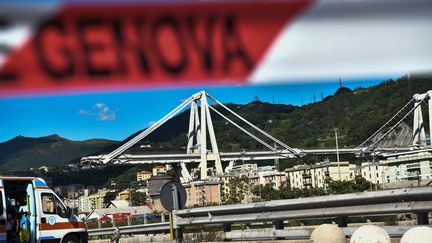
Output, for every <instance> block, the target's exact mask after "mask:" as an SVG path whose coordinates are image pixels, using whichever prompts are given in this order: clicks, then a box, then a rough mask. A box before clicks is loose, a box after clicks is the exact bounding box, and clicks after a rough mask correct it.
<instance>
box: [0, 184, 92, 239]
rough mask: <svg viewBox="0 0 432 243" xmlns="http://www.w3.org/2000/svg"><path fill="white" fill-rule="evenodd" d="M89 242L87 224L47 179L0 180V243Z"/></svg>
mask: <svg viewBox="0 0 432 243" xmlns="http://www.w3.org/2000/svg"><path fill="white" fill-rule="evenodd" d="M87 241H88V234H87V230H86V226H85V224H84V223H83V222H81V221H80V220H79V219H78V218H77V217H76V216H75V215H74V214H73V213H72V211H71V209H70V208H69V207H66V206H65V205H64V203H63V202H62V201H61V200H60V198H59V197H58V196H57V195H56V194H55V193H54V192H53V190H51V189H50V188H49V187H48V186H47V184H46V183H45V181H44V180H43V179H41V178H35V177H0V243H5V242H29V243H44V242H50V243H51V242H61V243H65V242H70V243H84V242H87Z"/></svg>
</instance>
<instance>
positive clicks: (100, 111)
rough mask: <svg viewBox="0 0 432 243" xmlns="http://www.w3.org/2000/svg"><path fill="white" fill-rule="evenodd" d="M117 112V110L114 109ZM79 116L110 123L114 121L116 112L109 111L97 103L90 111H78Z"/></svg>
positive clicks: (104, 105)
mask: <svg viewBox="0 0 432 243" xmlns="http://www.w3.org/2000/svg"><path fill="white" fill-rule="evenodd" d="M116 111H117V109H116ZM79 114H80V115H83V116H92V117H96V119H97V120H99V121H112V120H115V119H116V116H117V114H116V112H115V111H113V110H112V109H110V108H109V107H108V106H107V105H106V104H104V103H97V104H95V105H94V106H92V107H91V108H90V109H87V110H85V109H80V110H79Z"/></svg>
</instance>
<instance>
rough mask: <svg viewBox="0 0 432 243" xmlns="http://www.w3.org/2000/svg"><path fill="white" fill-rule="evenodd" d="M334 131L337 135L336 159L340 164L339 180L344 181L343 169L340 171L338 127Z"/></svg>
mask: <svg viewBox="0 0 432 243" xmlns="http://www.w3.org/2000/svg"><path fill="white" fill-rule="evenodd" d="M334 131H335V137H336V160H337V165H338V173H339V181H342V177H341V171H340V161H339V144H338V134H337V131H338V129H337V128H335V129H334Z"/></svg>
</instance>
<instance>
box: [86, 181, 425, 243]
mask: <svg viewBox="0 0 432 243" xmlns="http://www.w3.org/2000/svg"><path fill="white" fill-rule="evenodd" d="M429 212H432V187H421V188H410V189H396V190H383V191H373V192H362V193H351V194H341V195H330V196H319V197H310V198H298V199H287V200H274V201H268V202H258V203H246V204H236V205H222V206H211V207H201V208H192V209H184V210H178V211H176V215H175V218H176V225H177V226H180V227H186V228H187V227H194V226H200V225H224V230H225V231H227V232H228V231H230V228H231V227H230V226H229V227H225V226H226V225H231V224H241V223H250V222H273V223H275V226H276V229H281V228H283V221H284V220H294V219H299V220H301V219H323V218H337V219H343V220H338V224H339V226H340V227H346V224H347V220H346V219H347V218H348V217H351V216H372V215H395V214H404V213H416V214H417V215H418V223H419V224H429V219H428V213H429ZM116 229H117V228H116V227H110V228H100V229H89V230H88V232H89V235H90V236H96V235H106V234H113V233H114V231H115V230H116ZM388 229H389V234H390V235H392V234H393V233H391V232H399V234H403V233H404V232H405V231H406V230H407V229H408V228H406V227H405V228H403V227H397V226H394V227H393V228H392V227H390V228H388ZM118 230H119V233H120V234H135V233H144V234H145V233H158V232H169V223H168V222H162V223H151V224H143V225H129V226H121V227H118ZM345 230H346V231H347V232H345V233H346V234H347V235H349V232H350V231H349V230H351V231H352V230H353V228H345ZM278 232H279V231H278ZM299 232H300V231H299ZM233 234H234V233H233ZM280 234H288V235H281V236H280V237H285V238H290V236H289V235H290V234H296V233H295V231H293V232H291V233H280ZM298 234H299V236H302V237H303V235H302V234H303V233H301V232H300V233H298ZM228 235H229V234H228ZM394 235H397V234H396V233H394ZM305 237H306V236H305ZM306 238H307V237H306Z"/></svg>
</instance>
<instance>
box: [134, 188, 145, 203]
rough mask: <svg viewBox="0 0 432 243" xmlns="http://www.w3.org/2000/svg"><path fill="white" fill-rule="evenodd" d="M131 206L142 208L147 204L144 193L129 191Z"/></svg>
mask: <svg viewBox="0 0 432 243" xmlns="http://www.w3.org/2000/svg"><path fill="white" fill-rule="evenodd" d="M131 204H132V205H131V206H144V205H146V204H147V195H146V194H145V193H144V192H139V191H134V190H132V191H131Z"/></svg>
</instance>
